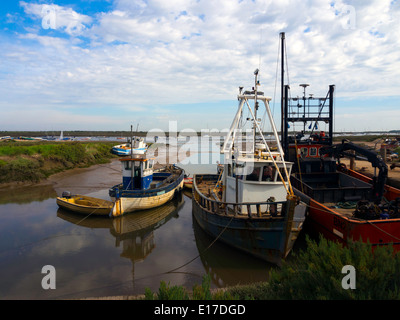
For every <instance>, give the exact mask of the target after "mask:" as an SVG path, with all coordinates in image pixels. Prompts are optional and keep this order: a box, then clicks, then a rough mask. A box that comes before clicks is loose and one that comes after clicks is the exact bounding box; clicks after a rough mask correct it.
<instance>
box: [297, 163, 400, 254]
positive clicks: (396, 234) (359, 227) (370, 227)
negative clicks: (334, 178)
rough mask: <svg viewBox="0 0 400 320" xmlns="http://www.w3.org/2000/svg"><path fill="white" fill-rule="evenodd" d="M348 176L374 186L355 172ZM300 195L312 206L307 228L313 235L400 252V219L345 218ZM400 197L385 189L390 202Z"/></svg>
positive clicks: (389, 188)
mask: <svg viewBox="0 0 400 320" xmlns="http://www.w3.org/2000/svg"><path fill="white" fill-rule="evenodd" d="M346 174H348V175H349V176H351V177H354V178H357V179H359V180H361V181H363V182H366V183H370V182H371V179H370V178H369V177H366V176H364V175H362V174H359V173H357V172H355V171H352V170H347V172H346ZM295 192H296V194H297V195H298V196H299V197H300V198H301V199H302V201H304V202H306V203H307V204H308V205H309V210H308V218H307V224H308V229H309V230H310V232H311V233H312V234H313V235H315V236H318V235H319V234H321V235H323V236H324V237H325V238H327V239H329V240H332V241H337V242H339V243H343V244H345V245H346V244H347V243H348V242H349V241H362V242H366V243H367V242H368V243H370V244H371V245H372V246H373V247H376V246H381V245H389V244H391V245H393V247H394V249H395V250H396V251H399V250H400V218H391V219H374V220H372V219H371V220H365V219H358V218H354V217H352V216H345V215H343V214H341V213H340V212H339V211H338V209H336V208H332V207H330V206H329V207H328V206H327V205H324V203H323V202H321V201H317V200H316V199H312V198H311V197H309V196H307V195H306V194H305V193H303V192H301V191H299V189H298V188H296V189H295ZM398 197H400V190H399V189H396V188H393V187H390V186H385V198H386V199H387V200H388V201H391V200H395V199H396V198H398Z"/></svg>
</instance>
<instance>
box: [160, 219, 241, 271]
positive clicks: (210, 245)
mask: <svg viewBox="0 0 400 320" xmlns="http://www.w3.org/2000/svg"><path fill="white" fill-rule="evenodd" d="M233 218H234V216H232V218H231V219H230V220H229V222H228V224H227V225H226V226H225V227H224V229H222V231H221V232H220V233H219V235H218V236H217V237H216V238H215V239H214V240H213V241H212V242H211V243H210V244H209V246H208V247H207V248H205V249H204V250H203V252H200V253H199V254H198V255H197V256H196V257H194V258H193V259H191V260H190V261H188V262H186V263H185V264H183V265H181V266H180V267H177V268H175V269H172V270H170V271H167V272H164V273H173V272H175V271H176V270H179V269H180V268H183V267H184V266H186V265H188V264H189V263H192V262H193V261H194V260H196V259H197V258H199V257H200V256H201V255H203V254H204V253H205V252H206V251H207V250H208V249H210V248H211V247H212V245H213V244H214V243H215V242H216V241H217V240H218V239H219V238H220V237H221V236H222V234H223V233H224V232H225V230H226V229H227V228H228V227H229V225H230V224H231V222H232V220H233Z"/></svg>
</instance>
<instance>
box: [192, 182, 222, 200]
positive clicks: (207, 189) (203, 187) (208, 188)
mask: <svg viewBox="0 0 400 320" xmlns="http://www.w3.org/2000/svg"><path fill="white" fill-rule="evenodd" d="M199 180H200V181H199ZM196 182H197V184H196V185H197V189H198V190H199V191H200V193H202V194H203V195H204V196H206V197H208V198H211V199H213V200H217V201H222V199H220V198H218V195H217V193H214V192H213V190H214V188H215V185H216V183H217V182H216V181H213V180H202V181H201V179H198V180H197V181H196Z"/></svg>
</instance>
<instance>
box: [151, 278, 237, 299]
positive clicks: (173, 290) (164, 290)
mask: <svg viewBox="0 0 400 320" xmlns="http://www.w3.org/2000/svg"><path fill="white" fill-rule="evenodd" d="M210 283H211V277H210V276H209V275H205V276H203V281H202V284H201V285H198V284H195V285H194V286H193V291H192V294H191V297H190V295H189V293H188V291H187V290H186V289H185V288H184V287H182V286H170V283H169V282H168V284H166V283H165V281H161V283H160V288H159V289H158V293H156V294H154V293H152V292H151V290H150V289H149V288H146V289H145V299H146V300H233V299H234V297H233V295H232V294H230V293H228V292H225V291H216V292H215V293H212V292H211V290H210Z"/></svg>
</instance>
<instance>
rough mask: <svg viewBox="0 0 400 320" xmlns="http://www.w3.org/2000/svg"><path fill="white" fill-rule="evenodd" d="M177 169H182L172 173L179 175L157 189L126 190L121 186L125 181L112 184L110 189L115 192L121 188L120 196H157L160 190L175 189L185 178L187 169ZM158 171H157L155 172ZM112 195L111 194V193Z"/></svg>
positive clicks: (168, 190)
mask: <svg viewBox="0 0 400 320" xmlns="http://www.w3.org/2000/svg"><path fill="white" fill-rule="evenodd" d="M177 170H179V171H180V173H179V172H178V173H173V172H171V174H176V175H177V177H176V178H175V179H173V181H171V182H170V183H168V184H167V185H164V186H161V187H158V188H155V189H145V190H142V189H136V190H135V189H133V190H124V189H121V188H120V187H121V186H122V187H123V183H119V184H116V185H115V186H112V187H111V188H110V189H109V193H110V192H112V193H115V190H116V189H118V190H119V196H120V197H127V198H129V197H132V198H136V197H137V198H141V197H152V196H157V195H158V194H157V193H159V192H162V191H164V192H165V193H167V192H170V191H172V190H173V189H175V188H176V187H177V186H178V185H179V184H180V183H181V182H182V181H183V179H184V175H185V170H183V169H182V168H177ZM155 173H156V172H155ZM110 195H111V194H110ZM112 197H115V195H112Z"/></svg>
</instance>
